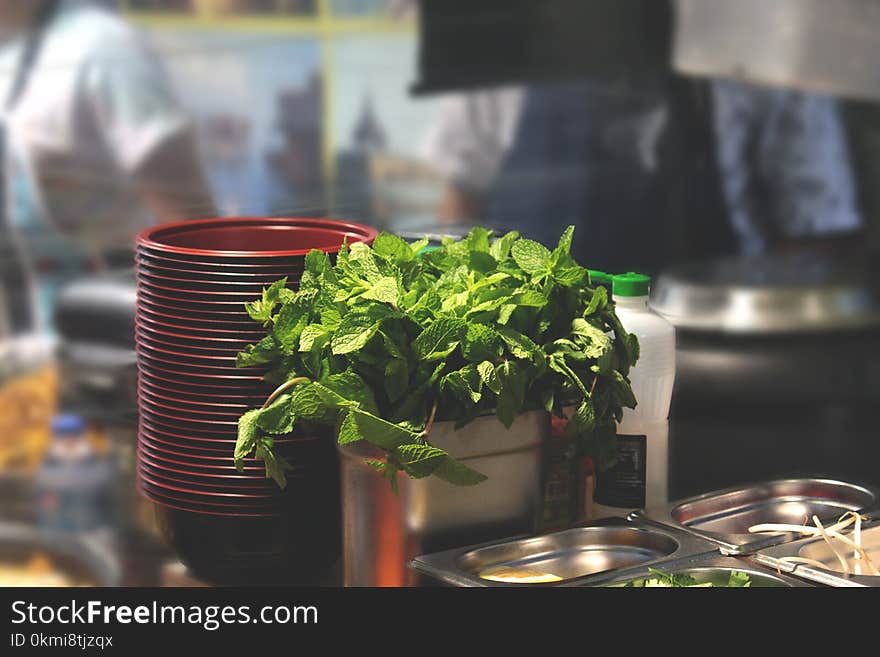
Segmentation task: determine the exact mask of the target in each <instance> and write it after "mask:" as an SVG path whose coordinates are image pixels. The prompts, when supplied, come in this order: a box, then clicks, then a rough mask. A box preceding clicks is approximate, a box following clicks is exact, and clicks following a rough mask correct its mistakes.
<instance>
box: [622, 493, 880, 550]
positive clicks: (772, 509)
mask: <svg viewBox="0 0 880 657" xmlns="http://www.w3.org/2000/svg"><path fill="white" fill-rule="evenodd" d="M877 501H878V494H877V491H876V490H875V489H872V488H869V487H865V486H861V485H858V484H853V483H847V482H843V481H835V480H831V479H783V480H777V481H769V482H764V483H760V484H754V485H746V486H739V487H735V488H729V489H726V490H723V491H719V492H715V493H708V494H705V495H700V496H698V497H695V498H691V499H688V500H683V501H680V502H676V503H673V504H669V505H667V506H665V507H661V508H657V509H648V510H646V511H641V512H637V513H636V514H634V517H638V518H644V519H646V520H649V521H651V522H656V523H660V524H664V525H671V526H674V527H679V528H682V529H685V530H687V531H691V532H694V533H697V534H698V535H701V536H705V537H706V538H708V539H710V540H713V541H716V542H718V543H719V544H720V545H721V546H722V549H723V550H724V551H726V552H729V553H743V552H748V551H751V550H754V549H758V548H762V547H766V546H768V545H774V544H776V543H780V542H783V541H787V540H790V539H791V538H793V537H794V536H793V535H792V534H789V533H780V532H776V533H750V532H749V528H750V527H753V526H755V525H762V524H789V525H791V524H797V525H801V524H803V523H804V522H810V523H811V522H812V521H811V519H812V517H813V516H814V515H816V516H818V517H819V518H820V520H822V521H826V520H830V521H832V522H833V521H836V520H837V519H838V518H839V517H840V516H842V515H843V514H845V513H847V512H850V511H864V510H866V509H871V508H874V507H876V505H877Z"/></svg>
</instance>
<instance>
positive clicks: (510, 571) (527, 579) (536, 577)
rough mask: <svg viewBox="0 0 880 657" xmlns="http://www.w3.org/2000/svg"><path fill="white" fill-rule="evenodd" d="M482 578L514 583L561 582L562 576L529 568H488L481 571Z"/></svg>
mask: <svg viewBox="0 0 880 657" xmlns="http://www.w3.org/2000/svg"><path fill="white" fill-rule="evenodd" d="M480 578H481V579H488V580H490V581H493V582H508V583H512V584H543V583H545V582H561V581H562V578H561V577H560V576H559V575H554V574H553V573H542V572H541V571H539V570H529V569H527V568H510V567H507V566H502V567H501V568H488V569H486V570H484V571H483V572H481V573H480Z"/></svg>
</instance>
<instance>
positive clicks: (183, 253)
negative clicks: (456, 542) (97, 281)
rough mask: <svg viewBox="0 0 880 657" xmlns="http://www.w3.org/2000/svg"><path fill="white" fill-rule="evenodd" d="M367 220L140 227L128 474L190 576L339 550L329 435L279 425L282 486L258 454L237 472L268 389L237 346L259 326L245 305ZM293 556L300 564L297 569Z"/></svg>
mask: <svg viewBox="0 0 880 657" xmlns="http://www.w3.org/2000/svg"><path fill="white" fill-rule="evenodd" d="M375 234H376V233H375V231H374V230H373V229H372V228H369V227H366V226H361V225H358V224H351V223H346V222H340V221H332V220H326V219H282V218H229V219H206V220H198V221H189V222H183V223H179V224H172V225H165V226H159V227H156V228H152V229H150V230H147V231H145V232H143V233H141V235H139V236H138V238H137V254H136V271H137V281H138V300H137V314H136V338H137V339H136V344H137V354H138V367H139V395H138V398H139V411H140V424H139V436H138V477H139V479H138V480H139V486H140V489H141V491H142V492H143V494H144V495H145V496H146V497H147V498H149V499H150V500H152V501H153V502H154V503H155V508H156V511H157V519H158V521H159V526H160V528H161V529H162V531H163V533H164V535H165V536H166V539H167V540H168V541H169V542H170V543H171V545H172V546H173V547H174V548H175V549H176V550H177V552H178V554H179V556H180V557H181V559H182V560H183V561H184V563H187V564H188V565H189V566H190V567H191V568H192V569H193V570H195V571H196V572H197V573H200V574H203V575H205V576H207V577H208V578H209V579H213V580H216V581H222V582H234V581H248V582H253V581H254V578H255V577H258V576H259V573H265V574H266V575H267V577H269V578H271V580H272V581H278V577H279V575H282V574H284V573H288V574H290V575H293V576H296V575H297V573H298V572H314V571H315V568H316V565H318V562H322V563H324V564H327V563H330V562H331V561H332V560H334V559H335V558H337V557H338V554H339V532H340V527H339V522H340V520H339V490H338V487H339V474H338V463H337V461H336V453H335V449H334V446H333V438H332V436H330V435H327V433H326V432H317V431H309V430H307V429H304V428H302V427H301V428H299V430H297V431H295V432H294V434H292V435H288V436H278V437H276V440H275V445H276V449H277V451H278V452H279V453H280V454H281V455H282V456H284V457H285V458H286V459H287V460H288V461H289V462H290V463H291V464H292V465H293V466H294V470H293V471H292V472H291V473H289V475H288V485H287V487H286V489H285V490H283V491H282V490H281V489H280V488H279V487H278V486H277V485H276V484H275V482H274V481H272V480H271V479H267V478H266V477H265V469H264V467H263V465H262V463H261V462H260V461H257V460H256V459H253V458H250V459H247V460H246V461H245V467H244V470H243V471H242V472H239V471H237V470H236V469H235V467H234V466H233V462H232V453H233V448H234V446H235V441H236V435H237V421H238V418H239V417H240V416H241V414H242V413H244V412H245V411H246V410H248V409H250V408H255V407H258V406H260V405H261V404H262V403H263V402H264V401H265V399H266V397H267V396H268V394H269V393H271V391H272V386H271V385H270V384H267V383H266V382H265V381H264V380H263V375H264V374H265V372H264V371H263V370H262V369H260V368H237V367H236V366H235V358H236V354H237V353H238V352H239V351H240V350H241V349H242V348H244V347H245V345H247V344H250V343H253V342H257V341H259V340H260V339H261V338H262V337H264V336H265V331H264V329H263V328H262V327H261V326H260V325H259V324H258V323H256V322H254V321H253V320H251V319H250V317H248V314H247V312H246V310H245V305H244V304H245V302H247V301H251V300H254V299H257V298H259V297H260V294H261V292H262V289H263V288H264V287H267V286H269V285H270V284H271V283H273V282H275V281H276V280H278V279H280V278H283V277H285V276H286V277H287V278H288V286H289V287H291V288H293V289H296V288H297V285H298V282H299V279H300V277H301V275H302V271H303V266H304V259H305V255H306V254H307V253H308V252H309V251H310V250H311V249H313V248H317V249H321V250H323V251H325V252H328V253H334V252H336V251H338V249H339V247H340V246H341V245H342V243H343V241H344V240H347V241H348V242H349V243H352V242H355V241H365V242H370V241H372V239H373V238H374V237H375ZM300 565H302V566H303V567H300Z"/></svg>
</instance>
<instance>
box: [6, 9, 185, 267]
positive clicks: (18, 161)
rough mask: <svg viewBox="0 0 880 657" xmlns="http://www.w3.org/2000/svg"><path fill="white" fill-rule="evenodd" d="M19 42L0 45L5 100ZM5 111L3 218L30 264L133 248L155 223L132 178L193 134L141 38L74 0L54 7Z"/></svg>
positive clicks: (21, 41)
mask: <svg viewBox="0 0 880 657" xmlns="http://www.w3.org/2000/svg"><path fill="white" fill-rule="evenodd" d="M25 40H26V36H25V35H21V36H19V37H17V38H16V39H14V40H12V41H9V42H7V43H3V44H0V99H2V100H3V101H5V99H6V98H7V96H8V93H9V89H10V87H11V85H12V82H13V78H14V76H15V72H16V70H17V67H18V61H19V58H20V57H21V53H22V50H23V47H24V43H25ZM3 112H4V114H5V116H4V122H5V125H6V141H7V148H6V168H5V171H6V183H7V205H8V216H9V217H10V219H11V223H12V225H13V227H14V229H15V232H16V237H17V238H18V239H20V240H21V241H22V244H23V246H24V247H25V248H26V250H27V251H28V253H29V254H30V256H31V257H40V256H41V255H43V256H46V257H50V256H51V255H53V254H54V255H57V251H58V249H59V245H62V248H64V247H66V248H73V249H76V250H81V251H82V252H84V253H93V252H95V251H96V250H97V249H99V248H101V247H107V246H122V245H124V246H130V244H131V240H132V236H133V234H134V233H135V232H136V231H137V230H139V229H140V228H142V227H145V226H146V225H149V224H150V223H152V218H151V216H150V213H149V212H148V211H147V209H146V208H145V207H143V205H142V204H141V203H139V202H138V200H137V197H136V194H135V190H134V189H133V185H132V181H131V177H130V174H131V173H132V172H133V171H134V170H136V169H137V168H138V166H139V165H141V164H142V163H143V162H144V161H145V159H146V158H147V156H148V155H149V154H150V153H151V152H152V151H154V150H155V149H156V148H157V147H158V146H159V145H160V144H161V143H162V142H163V141H164V140H166V139H169V138H170V137H172V136H175V135H177V134H179V133H180V132H181V131H185V130H189V129H190V125H189V122H188V119H187V117H186V115H185V114H184V112H183V111H182V109H181V108H180V106H179V105H178V103H177V101H176V100H175V98H174V94H173V92H172V88H171V84H170V81H169V79H168V78H167V77H166V75H165V73H164V71H163V69H162V67H161V66H160V63H159V61H158V60H157V58H156V56H155V55H154V54H153V53H152V52H151V50H150V49H149V47H148V46H147V45H146V43H145V41H144V39H143V38H142V36H141V35H140V34H139V33H138V32H137V31H136V30H135V29H134V28H132V27H131V26H129V25H128V24H127V23H126V22H125V21H124V20H123V19H122V18H120V17H119V16H118V15H116V13H115V12H113V11H112V10H107V9H103V8H101V7H99V6H96V5H93V4H91V3H88V2H81V1H80V2H78V1H77V0H62V2H61V3H60V6H59V8H58V10H57V12H56V14H55V15H54V17H53V18H52V20H51V21H50V23H49V24H48V26H47V27H46V31H45V36H44V39H43V43H42V47H41V49H40V52H39V55H38V58H37V60H36V61H35V63H34V67H33V69H32V70H31V73H30V76H29V79H28V83H27V87H26V88H25V91H24V93H23V95H22V96H21V97H20V99H19V101H18V103H17V105H16V106H15V107H14V108H13V110H12V112H11V113H6V110H5V108H4V110H3ZM169 184H174V181H169ZM44 251H45V252H44Z"/></svg>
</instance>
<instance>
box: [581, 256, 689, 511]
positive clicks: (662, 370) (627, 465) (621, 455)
mask: <svg viewBox="0 0 880 657" xmlns="http://www.w3.org/2000/svg"><path fill="white" fill-rule="evenodd" d="M650 283H651V279H650V278H649V277H647V276H643V275H641V274H634V273H629V274H620V275H617V276H614V278H613V283H612V290H613V297H614V302H615V304H616V306H617V316H618V317H619V318H620V321H621V323H622V324H623V327H624V328H625V329H626V330H627V331H629V332H630V333H635V334H636V336H637V337H638V339H639V345H640V347H641V354H640V356H639V360H638V362H637V363H636V365H635V367H633V368H632V369H631V370H630V373H629V378H630V381H631V382H632V388H633V392H634V393H635V397H636V401H637V402H638V404H637V406H636V408H635V409H629V408H625V409H624V410H623V419H622V421H621V422H620V424H619V425H618V427H617V440H618V464H617V465H616V466H615V467H614V468H612V469H611V470H608V471H606V472H600V473H598V475H597V485H596V491H595V493H594V507H593V508H594V514H593V515H594V517H605V516H625V515H626V514H628V513H629V512H631V511H634V510H635V509H639V508H645V507H652V506H656V505H660V504H666V503H667V502H668V501H669V404H670V402H671V401H672V386H673V384H674V382H675V327H673V326H672V324H670V323H669V322H668V321H667V320H665V319H664V318H663V317H661V316H660V315H658V314H656V313H655V312H653V311H652V310H651V309H650V308H649V307H648V293H649V291H650Z"/></svg>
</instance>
